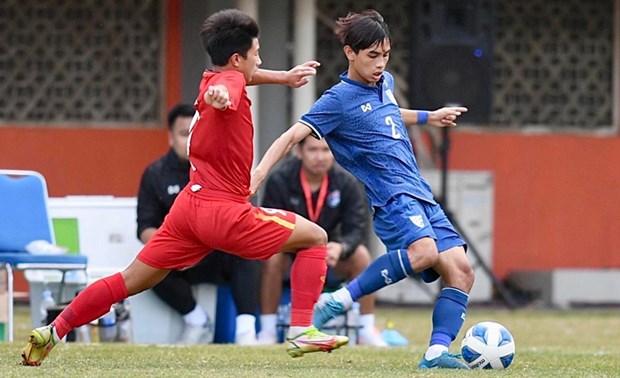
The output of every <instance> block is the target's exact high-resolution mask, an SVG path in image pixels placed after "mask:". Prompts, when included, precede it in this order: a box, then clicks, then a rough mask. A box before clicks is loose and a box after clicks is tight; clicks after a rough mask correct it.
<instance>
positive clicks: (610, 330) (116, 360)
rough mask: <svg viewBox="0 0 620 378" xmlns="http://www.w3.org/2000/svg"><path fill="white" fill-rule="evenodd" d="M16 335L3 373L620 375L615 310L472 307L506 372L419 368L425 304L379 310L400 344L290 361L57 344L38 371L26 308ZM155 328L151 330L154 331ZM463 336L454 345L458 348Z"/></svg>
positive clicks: (233, 349) (277, 352)
mask: <svg viewBox="0 0 620 378" xmlns="http://www.w3.org/2000/svg"><path fill="white" fill-rule="evenodd" d="M17 312H18V316H17V324H16V339H17V340H19V341H18V342H14V343H0V350H1V357H0V371H1V372H2V373H1V375H2V377H25V376H28V377H38V376H45V377H50V376H61V377H113V376H114V377H197V376H203V377H302V376H304V377H307V376H311V377H320V378H324V377H411V376H425V377H453V376H464V377H474V376H484V377H499V376H501V377H563V378H567V377H620V310H618V309H615V310H594V309H591V310H590V309H588V310H586V309H580V310H574V311H566V312H562V311H544V310H518V311H507V310H501V309H500V310H494V309H487V308H476V307H473V308H471V309H470V311H469V313H468V318H467V320H466V321H465V326H464V327H463V332H464V331H465V330H466V329H467V328H468V327H469V326H471V325H473V324H474V323H476V322H478V321H483V320H493V321H496V322H499V323H501V324H504V325H505V326H506V327H507V328H508V329H509V330H510V331H511V332H512V334H513V336H514V338H515V340H516V345H517V352H516V357H515V361H514V362H513V364H512V366H511V367H510V368H508V369H507V370H503V371H489V370H475V371H446V370H434V371H430V372H429V371H419V370H417V363H418V362H419V360H420V357H421V355H422V353H423V352H424V350H425V347H426V343H427V340H428V335H429V333H430V312H431V310H430V308H417V307H416V308H402V307H398V308H379V310H378V313H377V316H378V325H383V324H385V322H386V321H387V320H388V319H389V320H392V321H393V322H394V323H395V325H396V328H397V329H398V330H399V331H401V333H403V334H404V335H405V336H406V337H407V338H408V339H409V340H410V342H411V344H410V346H408V347H402V348H382V349H379V348H370V347H348V346H347V347H344V348H343V349H341V350H338V351H335V352H333V353H331V354H324V353H315V354H312V355H307V356H305V357H303V358H298V359H292V358H290V357H288V355H287V354H286V353H285V352H284V350H283V347H282V346H273V347H237V346H234V345H204V346H195V347H174V346H145V345H131V344H75V343H69V344H66V345H60V346H58V347H56V348H55V349H54V351H53V352H52V353H51V354H50V357H49V358H48V359H47V360H46V361H45V363H44V364H43V365H42V366H41V367H38V368H33V367H25V366H20V365H19V361H20V358H19V353H20V351H21V348H22V346H23V344H24V342H23V340H25V338H26V335H27V334H28V332H29V325H30V319H29V313H28V308H26V307H19V308H17ZM154 332H156V330H154ZM461 337H462V335H459V337H458V338H457V340H458V342H455V343H454V344H453V348H452V351H453V352H457V351H458V347H457V345H460V339H461Z"/></svg>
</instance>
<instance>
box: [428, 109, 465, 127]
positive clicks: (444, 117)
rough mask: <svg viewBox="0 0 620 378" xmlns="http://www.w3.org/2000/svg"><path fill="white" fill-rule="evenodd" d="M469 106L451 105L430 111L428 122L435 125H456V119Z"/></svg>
mask: <svg viewBox="0 0 620 378" xmlns="http://www.w3.org/2000/svg"><path fill="white" fill-rule="evenodd" d="M466 111H467V108H464V107H462V106H450V107H445V108H441V109H437V110H435V111H432V112H429V113H428V124H429V125H431V126H435V127H453V126H456V119H457V117H458V116H460V115H461V114H463V113H465V112H466Z"/></svg>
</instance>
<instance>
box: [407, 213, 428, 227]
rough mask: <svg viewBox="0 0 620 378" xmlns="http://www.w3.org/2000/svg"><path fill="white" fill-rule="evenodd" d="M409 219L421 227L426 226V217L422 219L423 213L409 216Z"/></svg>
mask: <svg viewBox="0 0 620 378" xmlns="http://www.w3.org/2000/svg"><path fill="white" fill-rule="evenodd" d="M409 220H410V221H411V223H413V224H415V225H416V226H418V227H420V228H423V227H424V219H422V216H421V215H412V216H410V217H409Z"/></svg>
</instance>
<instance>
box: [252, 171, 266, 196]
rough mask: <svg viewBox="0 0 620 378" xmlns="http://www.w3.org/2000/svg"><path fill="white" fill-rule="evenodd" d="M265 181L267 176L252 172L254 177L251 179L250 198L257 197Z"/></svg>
mask: <svg viewBox="0 0 620 378" xmlns="http://www.w3.org/2000/svg"><path fill="white" fill-rule="evenodd" d="M264 179H265V175H263V174H261V173H260V172H259V171H257V170H254V171H253V172H252V175H251V177H250V198H252V197H254V196H255V195H256V193H257V192H258V189H260V186H261V184H262V183H263V180H264Z"/></svg>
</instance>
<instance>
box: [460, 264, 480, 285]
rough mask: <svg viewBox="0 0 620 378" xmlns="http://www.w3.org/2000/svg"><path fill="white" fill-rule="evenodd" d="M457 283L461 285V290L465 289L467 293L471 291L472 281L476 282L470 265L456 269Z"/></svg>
mask: <svg viewBox="0 0 620 378" xmlns="http://www.w3.org/2000/svg"><path fill="white" fill-rule="evenodd" d="M457 272H458V275H459V281H460V282H461V284H462V285H463V288H465V289H467V292H469V291H470V290H471V288H472V287H473V286H474V281H475V280H476V275H475V274H474V270H473V269H472V267H471V265H470V264H467V265H465V266H462V267H461V266H459V269H458V271H457Z"/></svg>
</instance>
